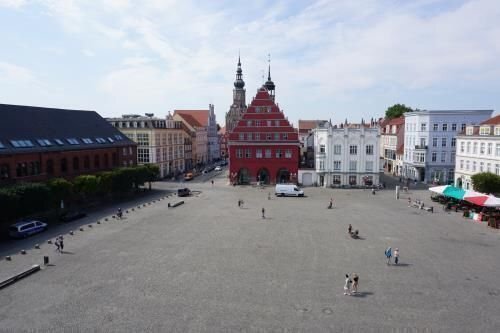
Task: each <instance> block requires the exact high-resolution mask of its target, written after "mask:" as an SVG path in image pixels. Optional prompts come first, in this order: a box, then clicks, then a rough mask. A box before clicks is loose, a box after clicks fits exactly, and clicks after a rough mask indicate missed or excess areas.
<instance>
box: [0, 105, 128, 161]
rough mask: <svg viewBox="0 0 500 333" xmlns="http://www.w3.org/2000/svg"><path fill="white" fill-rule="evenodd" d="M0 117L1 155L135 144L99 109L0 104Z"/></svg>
mask: <svg viewBox="0 0 500 333" xmlns="http://www.w3.org/2000/svg"><path fill="white" fill-rule="evenodd" d="M0 119H1V121H0V143H1V144H0V154H17V153H27V152H45V151H68V150H83V149H96V148H107V147H116V146H128V145H135V143H134V142H133V141H132V140H130V139H129V138H128V137H126V136H125V135H124V134H122V133H121V132H120V131H118V129H116V128H114V127H113V126H112V125H111V124H110V123H109V122H107V121H106V120H105V119H104V118H102V117H101V116H100V115H99V114H97V112H95V111H82V110H65V109H54V108H44V107H36V106H23V105H10V104H0ZM68 139H69V140H70V141H71V142H72V143H71V142H70V141H68ZM110 139H111V140H110ZM84 140H85V141H86V142H85V141H84Z"/></svg>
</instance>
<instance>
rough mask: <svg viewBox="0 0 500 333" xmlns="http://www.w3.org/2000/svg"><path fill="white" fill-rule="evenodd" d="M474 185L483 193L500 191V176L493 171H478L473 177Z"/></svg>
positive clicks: (475, 188) (476, 189)
mask: <svg viewBox="0 0 500 333" xmlns="http://www.w3.org/2000/svg"><path fill="white" fill-rule="evenodd" d="M471 179H472V187H473V188H474V190H475V191H478V192H482V193H491V194H495V193H500V176H497V175H495V174H494V173H491V172H481V173H476V174H475V175H473V176H472V177H471Z"/></svg>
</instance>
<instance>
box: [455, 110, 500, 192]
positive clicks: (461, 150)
mask: <svg viewBox="0 0 500 333" xmlns="http://www.w3.org/2000/svg"><path fill="white" fill-rule="evenodd" d="M481 172H492V173H495V174H497V175H500V116H496V117H493V118H491V119H489V120H487V121H485V122H483V123H481V124H480V125H478V126H467V127H466V129H465V133H461V134H460V135H459V136H457V157H456V163H455V186H457V187H462V188H464V189H466V190H469V189H470V190H471V189H472V180H471V176H473V175H475V174H476V173H481Z"/></svg>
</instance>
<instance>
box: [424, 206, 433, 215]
mask: <svg viewBox="0 0 500 333" xmlns="http://www.w3.org/2000/svg"><path fill="white" fill-rule="evenodd" d="M423 210H426V211H428V212H431V213H434V207H432V206H430V207H424V208H423Z"/></svg>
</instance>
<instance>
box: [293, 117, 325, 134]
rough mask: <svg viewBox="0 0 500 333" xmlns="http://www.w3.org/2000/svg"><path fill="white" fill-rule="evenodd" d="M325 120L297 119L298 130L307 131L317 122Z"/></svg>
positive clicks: (316, 124)
mask: <svg viewBox="0 0 500 333" xmlns="http://www.w3.org/2000/svg"><path fill="white" fill-rule="evenodd" d="M325 121H326V120H301V119H299V132H301V133H308V132H309V131H310V130H312V129H313V128H316V127H317V126H318V124H319V123H322V122H325Z"/></svg>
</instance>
